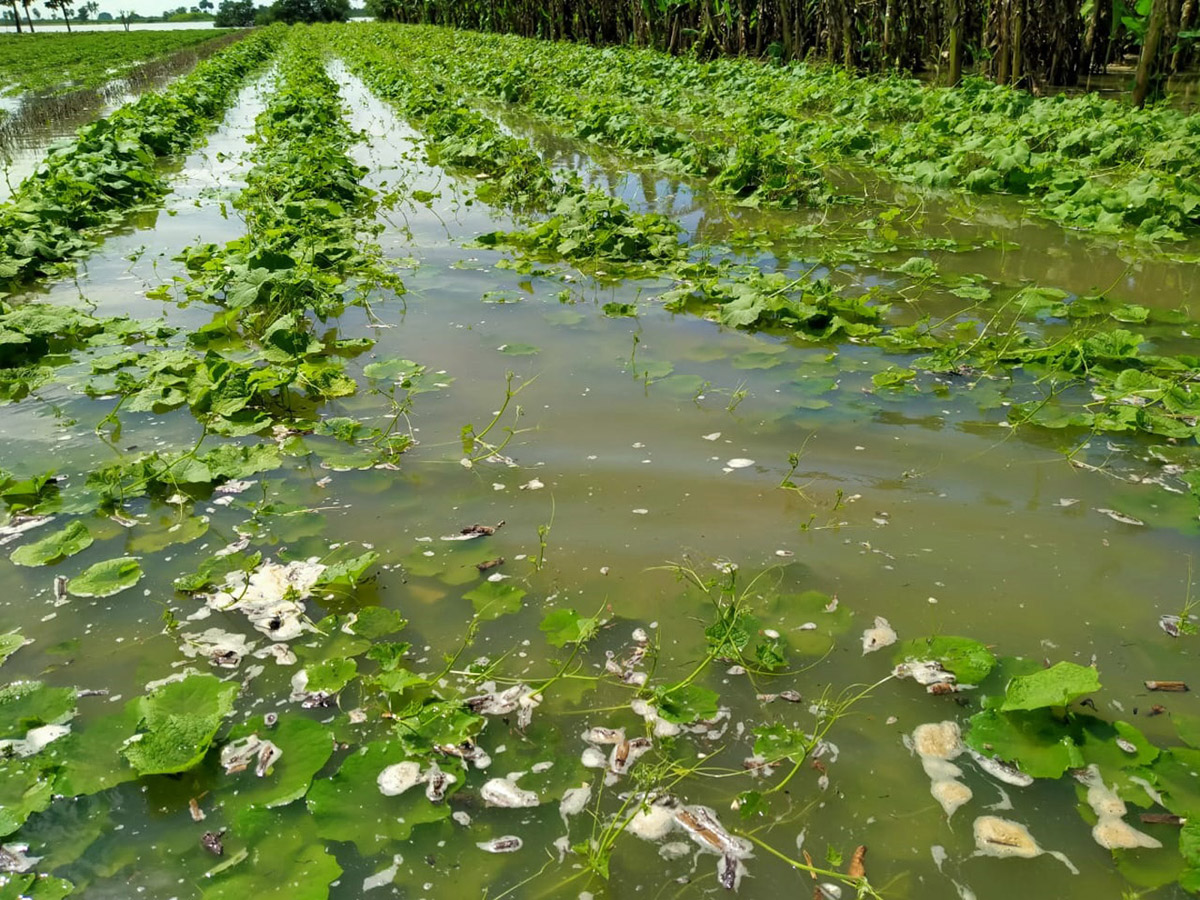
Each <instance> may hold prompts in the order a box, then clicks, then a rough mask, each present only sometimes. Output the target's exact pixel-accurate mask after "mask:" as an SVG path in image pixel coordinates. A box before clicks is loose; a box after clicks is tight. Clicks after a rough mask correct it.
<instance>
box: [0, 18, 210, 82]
mask: <svg viewBox="0 0 1200 900" xmlns="http://www.w3.org/2000/svg"><path fill="white" fill-rule="evenodd" d="M226 34H227V32H220V31H133V32H129V33H128V34H94V33H93V34H88V33H86V32H84V33H82V34H54V33H45V34H30V35H12V34H5V35H0V95H5V96H13V95H16V94H22V93H25V92H26V91H37V92H39V93H62V92H63V91H68V90H73V89H78V88H95V87H99V86H101V85H102V84H105V83H106V82H109V81H112V80H113V79H114V78H119V77H121V76H122V75H124V74H125V73H127V72H128V71H129V70H130V69H132V68H133V67H134V66H137V65H138V64H139V63H144V62H147V61H149V60H152V59H155V58H156V57H160V56H164V55H166V54H168V53H173V52H175V51H177V50H183V49H186V48H189V47H195V46H197V45H200V44H205V43H208V42H210V41H214V40H218V39H220V38H222V37H224V36H225V35H226Z"/></svg>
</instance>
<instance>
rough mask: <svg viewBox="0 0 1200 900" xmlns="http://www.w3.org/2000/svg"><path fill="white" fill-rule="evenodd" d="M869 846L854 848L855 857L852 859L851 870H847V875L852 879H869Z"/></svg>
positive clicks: (863, 845)
mask: <svg viewBox="0 0 1200 900" xmlns="http://www.w3.org/2000/svg"><path fill="white" fill-rule="evenodd" d="M866 859H867V845H866V844H859V845H858V846H857V847H855V848H854V855H853V856H851V857H850V868H848V869H847V870H846V874H847V875H849V876H850V877H851V878H866V877H867V865H866Z"/></svg>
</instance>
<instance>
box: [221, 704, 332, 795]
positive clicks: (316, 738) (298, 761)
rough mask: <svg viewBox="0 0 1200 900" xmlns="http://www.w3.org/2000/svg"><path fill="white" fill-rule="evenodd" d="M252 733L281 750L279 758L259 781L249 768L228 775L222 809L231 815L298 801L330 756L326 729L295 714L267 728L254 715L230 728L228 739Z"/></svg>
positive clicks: (330, 735) (290, 714)
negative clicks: (228, 792)
mask: <svg viewBox="0 0 1200 900" xmlns="http://www.w3.org/2000/svg"><path fill="white" fill-rule="evenodd" d="M252 734H257V735H258V736H259V737H261V738H263V739H267V738H269V739H270V740H271V741H272V742H273V743H275V744H276V745H277V746H278V747H279V748H280V749H281V750H282V751H283V756H282V757H281V758H280V759H279V761H278V762H276V763H275V764H274V766H273V767H272V769H271V771H270V772H269V773H267V774H266V775H264V776H262V777H261V778H260V777H258V776H257V775H256V774H255V772H254V767H253V766H251V767H249V768H247V769H246V771H245V772H240V773H238V774H236V775H232V776H228V780H229V782H230V786H231V788H232V790H231V792H230V795H229V796H226V797H225V799H224V806H225V809H226V810H228V811H230V812H233V813H235V814H240V812H241V811H242V810H246V809H249V808H251V807H263V808H267V809H270V808H273V807H277V806H284V805H286V804H288V803H291V802H292V801H294V800H298V799H300V798H301V797H303V796H304V795H305V794H306V793H307V792H308V787H309V784H310V783H311V781H312V778H313V776H314V775H316V774H317V772H319V771H321V769H322V768H323V767H324V765H325V763H327V762H328V761H329V757H331V756H332V755H333V735H332V733H331V732H330V730H329V728H328V727H327V726H325V725H322V724H321V723H320V722H314V721H313V720H312V719H309V718H305V717H304V716H301V715H298V714H295V713H283V714H281V715H280V716H279V720H278V721H277V722H276V723H275V724H274V726H271V727H268V726H267V725H266V723H265V722H264V720H263V718H262V717H261V716H256V717H255V718H253V719H251V720H250V721H248V722H244V723H242V724H241V725H238V726H237V727H236V728H234V729H233V730H232V731H231V732H230V733H229V737H228V740H229V741H236V740H239V739H240V738H244V737H248V736H250V735H252ZM223 794H224V791H222V792H221V793H220V794H218V797H220V796H222V795H223Z"/></svg>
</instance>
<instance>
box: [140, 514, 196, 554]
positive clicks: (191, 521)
mask: <svg viewBox="0 0 1200 900" xmlns="http://www.w3.org/2000/svg"><path fill="white" fill-rule="evenodd" d="M156 524H157V526H158V527H157V528H156V529H153V528H148V529H146V530H142V529H141V528H139V529H138V530H137V532H136V533H135V534H134V535H133V538H132V539H131V540H130V541H129V545H128V546H129V550H130V552H132V553H157V552H158V551H159V550H165V549H166V548H167V547H171V546H174V545H175V544H189V543H191V542H192V541H194V540H197V539H198V538H201V537H203V536H204V535H205V534H207V533H208V519H207V518H206V517H205V516H184V517H182V518H180V517H179V516H177V515H170V516H160V517H159V518H158V522H157V523H156Z"/></svg>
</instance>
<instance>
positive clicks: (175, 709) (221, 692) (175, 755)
mask: <svg viewBox="0 0 1200 900" xmlns="http://www.w3.org/2000/svg"><path fill="white" fill-rule="evenodd" d="M237 694H238V685H237V683H236V682H223V681H221V680H220V679H218V678H217V677H216V676H215V675H189V676H188V677H187V678H184V679H183V680H182V681H173V682H171V683H169V684H165V685H163V686H162V687H160V688H158V689H157V690H155V691H154V692H152V693H150V694H147V695H146V696H144V697H139V698H138V699H137V700H135V701H134V702H135V703H136V704H137V710H136V711H137V715H138V719H139V722H140V727H141V729H142V730H141V731H139V732H138V734H136V735H134V736H133V737H131V738H130V739H129V740H128V741H127V742H126V743H125V746H124V747H123V748H122V749H121V753H122V754H123V755H124V756H125V758H126V759H127V760H129V763H130V765H132V766H133V767H134V768H135V769H137V771H138V774H140V775H167V774H171V773H172V772H185V771H187V770H188V769H190V768H191V767H192V766H194V765H196V763H198V762H200V760H201V759H203V758H204V754H205V753H206V752H207V751H208V747H209V745H210V744H211V743H212V739H213V737H214V736H215V735H216V733H217V729H218V728H220V727H221V720H222V719H223V718H224V717H225V716H227V715H228V714H229V713H230V712H231V711H232V710H233V701H234V698H235V697H237Z"/></svg>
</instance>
